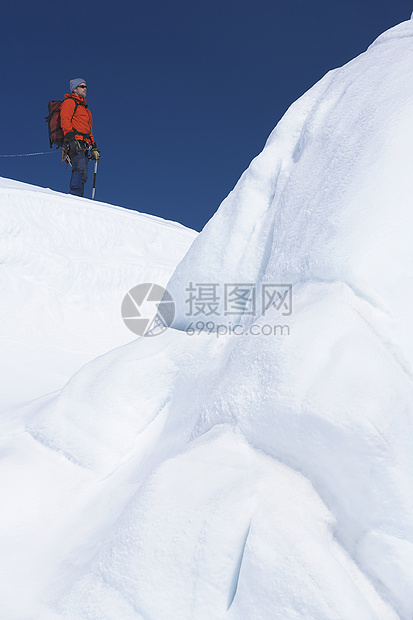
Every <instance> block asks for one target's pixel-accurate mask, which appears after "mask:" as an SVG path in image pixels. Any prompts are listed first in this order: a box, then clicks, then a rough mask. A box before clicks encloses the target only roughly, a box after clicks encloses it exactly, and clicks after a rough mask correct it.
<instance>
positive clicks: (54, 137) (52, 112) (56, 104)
mask: <svg viewBox="0 0 413 620" xmlns="http://www.w3.org/2000/svg"><path fill="white" fill-rule="evenodd" d="M70 99H73V101H74V102H75V109H74V111H73V115H74V114H75V112H76V109H77V106H78V105H79V103H78V102H77V101H76V99H75V98H74V97H70ZM62 103H63V101H49V104H48V106H47V107H48V110H49V115H48V116H46V123H47V124H48V127H49V142H50V148H52V147H53V144H56V146H57V147H58V148H59V146H63V137H64V134H63V129H62V127H61V126H60V107H61V105H62ZM72 118H73V117H72Z"/></svg>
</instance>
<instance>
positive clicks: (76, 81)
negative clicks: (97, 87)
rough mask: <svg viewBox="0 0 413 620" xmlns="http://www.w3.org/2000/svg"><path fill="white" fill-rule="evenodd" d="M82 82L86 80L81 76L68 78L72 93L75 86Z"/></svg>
mask: <svg viewBox="0 0 413 620" xmlns="http://www.w3.org/2000/svg"><path fill="white" fill-rule="evenodd" d="M83 83H85V84H86V80H84V79H83V78H75V79H74V80H70V92H71V93H73V91H74V90H75V88H77V87H78V86H79V84H83Z"/></svg>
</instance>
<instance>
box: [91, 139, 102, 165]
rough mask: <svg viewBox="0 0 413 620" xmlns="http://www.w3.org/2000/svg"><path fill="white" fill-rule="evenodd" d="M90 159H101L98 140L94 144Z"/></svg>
mask: <svg viewBox="0 0 413 620" xmlns="http://www.w3.org/2000/svg"><path fill="white" fill-rule="evenodd" d="M90 159H95V160H96V161H99V159H100V152H99V151H98V148H97V146H96V142H94V143H93V144H92V150H91V151H90Z"/></svg>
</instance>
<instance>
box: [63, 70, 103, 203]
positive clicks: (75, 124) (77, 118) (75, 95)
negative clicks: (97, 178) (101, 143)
mask: <svg viewBox="0 0 413 620" xmlns="http://www.w3.org/2000/svg"><path fill="white" fill-rule="evenodd" d="M86 90H87V86H86V81H85V80H83V79H82V78H76V79H74V80H70V94H67V95H65V99H64V101H63V103H62V105H61V108H60V124H61V127H62V130H63V134H64V142H63V148H64V149H65V151H66V153H67V154H68V156H69V158H70V163H71V164H72V176H71V178H70V193H71V194H74V195H75V196H83V191H84V186H85V183H86V181H87V168H88V159H89V151H90V157H91V159H95V160H99V157H100V153H99V151H98V149H97V147H96V143H95V139H94V137H93V133H92V114H91V112H90V110H89V108H88V106H87V103H86Z"/></svg>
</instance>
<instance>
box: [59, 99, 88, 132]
mask: <svg viewBox="0 0 413 620" xmlns="http://www.w3.org/2000/svg"><path fill="white" fill-rule="evenodd" d="M74 100H76V102H77V103H78V104H79V105H78V106H77V107H76V105H75V101H74ZM75 107H76V111H75ZM60 124H61V126H62V129H63V133H64V135H66V134H67V133H69V132H71V131H75V132H76V140H86V142H89V143H90V144H93V143H94V141H95V139H94V137H93V134H92V124H93V122H92V113H91V111H90V110H89V108H88V107H87V104H86V99H85V98H84V97H78V96H77V95H74V94H73V93H72V94H71V95H65V98H64V101H63V103H62V105H61V107H60Z"/></svg>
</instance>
